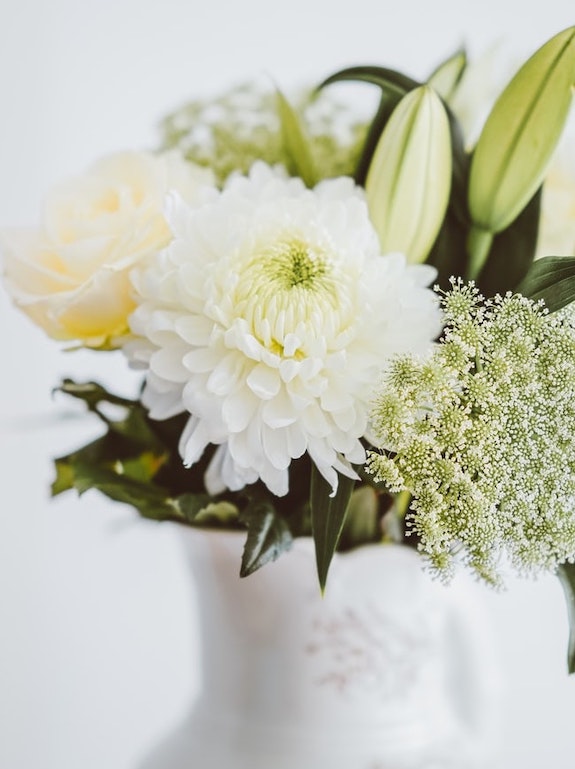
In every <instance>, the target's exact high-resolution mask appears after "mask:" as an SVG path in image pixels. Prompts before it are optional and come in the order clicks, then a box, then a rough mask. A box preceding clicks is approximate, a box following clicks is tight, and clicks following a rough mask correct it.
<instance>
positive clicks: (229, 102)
mask: <svg viewBox="0 0 575 769" xmlns="http://www.w3.org/2000/svg"><path fill="white" fill-rule="evenodd" d="M297 103H298V107H299V111H300V114H301V116H302V120H303V122H304V125H305V128H306V130H307V132H308V134H309V139H310V150H311V153H312V156H313V160H314V165H315V168H316V171H317V173H318V175H319V177H320V178H323V179H326V178H332V177H336V176H346V175H351V174H353V172H354V171H355V168H356V166H357V162H358V159H359V155H360V151H361V148H362V146H363V143H364V140H365V136H366V132H367V126H368V121H367V120H358V118H357V112H356V111H354V110H352V109H350V108H349V107H348V106H344V105H343V104H339V103H338V102H336V101H334V100H333V98H332V97H331V95H330V94H329V93H327V92H326V91H322V92H320V93H319V94H318V93H315V94H311V93H310V92H307V93H305V94H303V95H302V97H301V98H300V99H298V100H297ZM162 133H163V144H164V147H165V148H170V149H171V148H178V149H179V150H180V151H181V152H182V153H183V154H184V155H185V156H186V158H187V159H188V160H190V161H192V162H194V163H197V164H198V165H202V166H208V167H209V168H211V169H212V170H213V171H214V172H215V174H216V176H217V178H218V179H219V180H220V182H224V181H225V180H226V179H227V177H228V176H229V175H230V174H231V173H232V172H234V171H240V172H242V173H247V172H248V171H249V169H250V167H251V166H252V164H253V163H254V162H255V161H256V160H263V161H265V162H266V163H268V164H270V165H275V164H276V163H281V164H282V165H283V166H285V167H286V168H289V167H290V164H291V159H290V156H289V153H288V150H287V148H286V146H285V143H284V141H283V139H282V133H281V125H280V119H279V115H278V109H277V97H276V94H275V92H274V90H273V89H272V88H270V87H269V85H268V86H267V87H263V86H262V85H261V84H257V83H246V84H244V85H242V86H239V87H236V88H233V89H232V90H230V91H228V92H226V93H224V94H222V95H221V96H220V97H219V98H216V99H205V100H198V101H194V102H191V103H189V104H187V105H185V106H184V107H181V108H180V109H179V110H177V111H175V112H174V113H172V114H171V115H169V116H168V117H167V118H166V119H165V120H164V121H163V123H162Z"/></svg>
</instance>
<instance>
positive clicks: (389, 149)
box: [365, 85, 451, 263]
mask: <svg viewBox="0 0 575 769" xmlns="http://www.w3.org/2000/svg"><path fill="white" fill-rule="evenodd" d="M450 188H451V137H450V132H449V121H448V118H447V113H446V111H445V108H444V106H443V104H442V102H441V99H440V98H439V96H438V95H437V94H436V93H435V91H434V90H433V88H431V87H430V86H428V85H424V86H420V87H419V88H416V89H414V90H413V91H410V92H409V93H408V94H407V95H406V96H404V98H403V99H402V100H401V101H400V102H399V104H398V105H397V107H396V108H395V110H394V111H393V113H392V115H391V117H390V119H389V122H388V123H387V125H386V126H385V129H384V131H383V134H382V136H381V138H380V140H379V143H378V145H377V147H376V149H375V153H374V155H373V158H372V161H371V165H370V167H369V171H368V174H367V180H366V185H365V189H366V194H367V202H368V206H369V211H370V215H371V220H372V222H373V225H374V227H375V229H376V231H377V233H378V235H379V240H380V244H381V249H382V253H389V252H391V251H401V252H402V253H404V254H405V256H406V257H407V259H408V261H409V262H411V263H419V262H424V261H425V259H426V258H427V256H428V255H429V252H430V250H431V248H432V246H433V243H434V242H435V239H436V237H437V234H438V232H439V228H440V227H441V224H442V222H443V219H444V217H445V211H446V209H447V203H448V200H449V192H450Z"/></svg>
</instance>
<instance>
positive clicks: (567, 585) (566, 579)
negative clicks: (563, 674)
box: [557, 563, 575, 674]
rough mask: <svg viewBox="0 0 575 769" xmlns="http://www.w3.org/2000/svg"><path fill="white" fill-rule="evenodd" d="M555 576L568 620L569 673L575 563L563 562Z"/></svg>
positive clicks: (574, 630) (573, 664) (573, 656)
mask: <svg viewBox="0 0 575 769" xmlns="http://www.w3.org/2000/svg"><path fill="white" fill-rule="evenodd" d="M557 576H558V577H559V581H560V582H561V586H562V587H563V593H564V594H565V601H566V603H567V618H568V620H569V642H568V646H567V668H568V670H569V673H570V674H573V673H575V565H574V564H572V563H564V564H563V565H562V566H560V567H559V569H558V570H557Z"/></svg>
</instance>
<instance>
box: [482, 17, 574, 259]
mask: <svg viewBox="0 0 575 769" xmlns="http://www.w3.org/2000/svg"><path fill="white" fill-rule="evenodd" d="M574 82H575V27H570V28H569V29H566V30H565V31H563V32H560V33H559V34H558V35H556V36H555V37H553V38H552V39H551V40H549V41H548V42H547V43H545V45H543V46H542V47H541V48H540V49H539V50H538V51H536V52H535V53H534V54H533V56H532V57H531V58H530V59H529V60H528V61H527V62H526V63H525V64H524V65H523V66H522V67H521V69H520V70H519V71H518V72H517V74H516V75H515V77H514V78H513V79H512V80H511V82H510V83H509V85H508V86H507V87H506V88H505V90H504V91H503V93H502V94H501V96H500V97H499V98H498V100H497V101H496V102H495V105H494V107H493V109H492V110H491V112H490V114H489V116H488V118H487V120H486V122H485V126H484V128H483V131H482V132H481V135H480V137H479V141H478V142H477V146H476V148H475V152H474V154H473V159H472V162H471V170H470V179H469V212H470V214H471V218H472V220H473V224H474V227H475V229H476V230H479V231H484V232H486V233H491V234H495V233H497V232H501V231H502V230H504V229H505V228H506V227H508V226H509V225H510V224H511V223H512V222H513V220H514V219H515V218H516V217H517V216H518V215H519V214H520V213H521V211H522V210H523V209H524V208H525V206H526V205H527V203H528V202H529V200H530V199H531V198H532V197H533V195H534V194H535V192H536V191H537V188H538V187H539V186H540V184H541V183H542V182H543V179H544V176H545V172H546V170H547V167H548V164H549V161H550V159H551V156H552V154H553V151H554V149H555V147H556V145H557V142H558V140H559V137H560V136H561V132H562V130H563V127H564V125H565V121H566V119H567V115H568V113H569V108H570V106H571V96H572V85H573V83H574ZM485 258H486V257H485Z"/></svg>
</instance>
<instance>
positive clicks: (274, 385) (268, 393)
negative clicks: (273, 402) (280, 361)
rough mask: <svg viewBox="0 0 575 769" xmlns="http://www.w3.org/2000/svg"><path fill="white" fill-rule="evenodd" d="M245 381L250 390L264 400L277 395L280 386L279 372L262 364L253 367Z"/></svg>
mask: <svg viewBox="0 0 575 769" xmlns="http://www.w3.org/2000/svg"><path fill="white" fill-rule="evenodd" d="M246 381H247V384H248V387H249V388H250V390H251V391H252V392H253V393H254V394H255V395H257V396H258V397H259V398H263V399H264V400H268V399H269V398H273V397H274V395H277V394H278V392H279V389H280V386H281V381H280V377H279V372H278V371H277V370H276V369H272V368H269V367H268V366H265V365H263V364H262V363H260V364H258V365H257V366H254V368H253V369H252V370H251V371H250V373H249V375H248V378H247V380H246Z"/></svg>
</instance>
